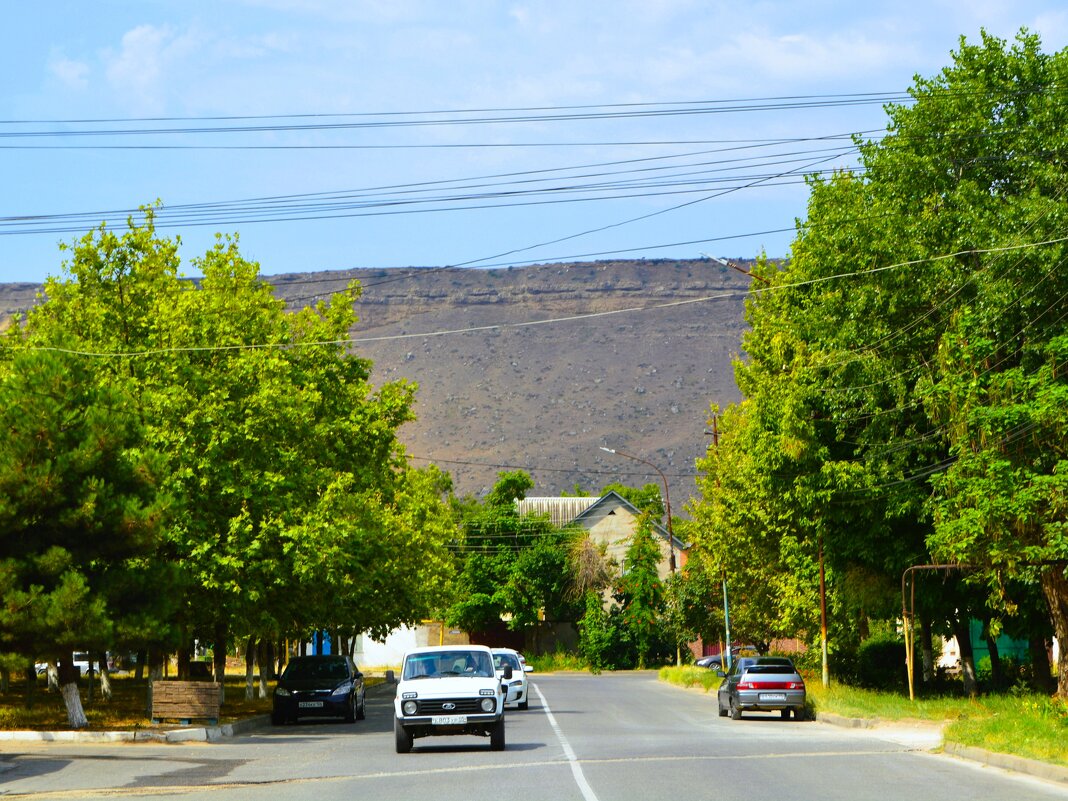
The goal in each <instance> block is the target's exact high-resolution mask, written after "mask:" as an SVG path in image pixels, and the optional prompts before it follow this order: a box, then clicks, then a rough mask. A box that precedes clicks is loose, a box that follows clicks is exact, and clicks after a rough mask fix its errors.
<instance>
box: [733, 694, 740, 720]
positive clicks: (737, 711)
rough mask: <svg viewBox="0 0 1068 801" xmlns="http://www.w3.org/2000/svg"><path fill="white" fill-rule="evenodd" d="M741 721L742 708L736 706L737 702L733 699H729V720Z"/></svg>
mask: <svg viewBox="0 0 1068 801" xmlns="http://www.w3.org/2000/svg"><path fill="white" fill-rule="evenodd" d="M741 719H742V708H741V707H740V706H738V702H737V701H735V700H734V699H733V698H732V699H731V720H741Z"/></svg>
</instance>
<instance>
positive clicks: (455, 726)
mask: <svg viewBox="0 0 1068 801" xmlns="http://www.w3.org/2000/svg"><path fill="white" fill-rule="evenodd" d="M512 676H513V672H512V666H511V665H509V664H506V665H505V666H504V668H503V670H502V673H501V675H500V676H499V677H498V675H497V671H496V670H495V669H494V667H493V654H491V653H490V649H489V648H487V647H486V646H484V645H434V646H428V647H425V648H416V649H414V650H412V651H409V652H408V653H407V654H405V655H404V662H403V664H402V665H401V673H400V681H398V682H397V697H396V698H395V699H394V702H393V708H394V719H393V734H394V739H395V740H396V747H397V753H398V754H406V753H408V752H409V751H411V750H412V742H413V740H415V739H418V738H420V737H438V736H446V735H456V734H474V735H477V736H481V737H489V738H490V748H491V749H492V750H494V751H503V750H504V703H505V699H506V697H507V696H506V691H505V688H504V682H508V681H510V680H511V679H512Z"/></svg>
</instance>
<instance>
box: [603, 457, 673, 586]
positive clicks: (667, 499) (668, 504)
mask: <svg viewBox="0 0 1068 801" xmlns="http://www.w3.org/2000/svg"><path fill="white" fill-rule="evenodd" d="M601 450H602V451H604V452H605V453H614V454H615V455H616V456H623V457H625V458H627V459H633V460H634V461H636V462H641V463H642V464H646V465H649V467H651V468H653V470H655V471H656V472H657V473H659V474H660V480H661V481H662V482H664V507H665V508H666V509H667V532H668V553H669V554H670V558H669V559H668V567H670V568H671V572H672V573H674V572H675V535H674V533H672V531H671V495H670V494H669V493H668V482H667V476H665V475H664V471H663V470H661V469H660V468H659V467H657V466H656V465H655V464H653V463H652V462H650V461H648V460H646V459H643V458H641V457H640V456H635V455H634V454H632V453H624V452H623V451H620V450H616V449H615V448H606V447H604V446H603V445H602V446H601Z"/></svg>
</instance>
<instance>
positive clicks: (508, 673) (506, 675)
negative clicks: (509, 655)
mask: <svg viewBox="0 0 1068 801" xmlns="http://www.w3.org/2000/svg"><path fill="white" fill-rule="evenodd" d="M503 675H504V678H506V679H510V678H512V666H511V665H505V666H504V674H503Z"/></svg>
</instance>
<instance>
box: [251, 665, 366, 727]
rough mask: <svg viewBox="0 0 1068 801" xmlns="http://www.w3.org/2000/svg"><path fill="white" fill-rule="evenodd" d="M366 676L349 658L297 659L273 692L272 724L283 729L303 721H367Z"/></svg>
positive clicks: (280, 678) (284, 672) (286, 670)
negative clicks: (285, 724) (312, 718)
mask: <svg viewBox="0 0 1068 801" xmlns="http://www.w3.org/2000/svg"><path fill="white" fill-rule="evenodd" d="M364 705H365V696H364V686H363V674H362V673H361V672H360V671H359V670H358V669H357V667H356V663H355V662H353V661H352V660H351V659H350V658H349V657H347V656H340V655H339V656H296V657H293V659H291V660H290V661H289V664H288V665H286V669H285V670H284V671H282V675H281V677H279V679H278V685H277V686H276V687H275V690H274V709H273V711H272V712H271V723H273V724H274V725H275V726H281V725H282V724H283V723H286V722H288V721H295V720H297V718H303V717H329V718H344V719H345V721H346V722H347V723H351V722H352V721H354V720H363V717H364Z"/></svg>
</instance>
